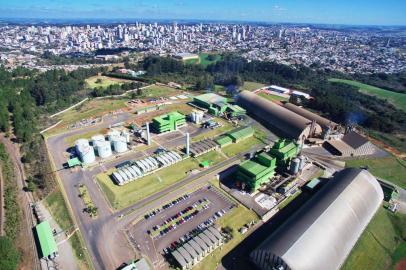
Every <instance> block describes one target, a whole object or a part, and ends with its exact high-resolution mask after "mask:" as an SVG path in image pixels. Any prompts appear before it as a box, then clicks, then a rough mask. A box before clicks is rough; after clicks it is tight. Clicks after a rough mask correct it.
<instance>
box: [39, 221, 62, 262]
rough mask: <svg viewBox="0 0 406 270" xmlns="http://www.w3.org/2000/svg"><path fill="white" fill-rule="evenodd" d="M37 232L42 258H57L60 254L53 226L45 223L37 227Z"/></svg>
mask: <svg viewBox="0 0 406 270" xmlns="http://www.w3.org/2000/svg"><path fill="white" fill-rule="evenodd" d="M35 232H36V235H37V237H38V243H39V249H40V251H41V256H42V257H41V258H45V257H49V256H50V255H52V256H55V255H56V253H57V252H58V247H57V245H56V242H55V239H54V236H53V234H52V230H51V226H50V225H49V222H48V221H43V222H41V223H40V224H38V225H37V226H35Z"/></svg>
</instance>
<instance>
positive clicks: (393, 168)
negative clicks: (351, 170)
mask: <svg viewBox="0 0 406 270" xmlns="http://www.w3.org/2000/svg"><path fill="white" fill-rule="evenodd" d="M361 166H368V168H369V171H370V172H371V173H372V174H373V175H375V176H376V177H379V178H383V179H385V180H387V181H389V182H392V183H394V184H396V185H398V186H400V187H402V188H406V178H405V175H406V163H405V162H404V161H402V160H400V159H397V158H396V157H394V156H388V157H384V158H370V159H353V160H348V161H347V162H346V167H361Z"/></svg>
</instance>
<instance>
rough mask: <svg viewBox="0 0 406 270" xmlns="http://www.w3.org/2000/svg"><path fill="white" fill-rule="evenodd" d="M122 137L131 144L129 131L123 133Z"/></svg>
mask: <svg viewBox="0 0 406 270" xmlns="http://www.w3.org/2000/svg"><path fill="white" fill-rule="evenodd" d="M121 136H123V137H124V138H125V141H126V142H127V143H129V142H130V133H128V132H127V131H123V132H121Z"/></svg>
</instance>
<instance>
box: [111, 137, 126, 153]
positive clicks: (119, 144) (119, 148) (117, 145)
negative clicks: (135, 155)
mask: <svg viewBox="0 0 406 270" xmlns="http://www.w3.org/2000/svg"><path fill="white" fill-rule="evenodd" d="M111 142H112V143H113V147H114V151H116V152H117V153H122V152H125V151H127V142H126V140H125V138H124V137H122V136H113V137H112V141H111Z"/></svg>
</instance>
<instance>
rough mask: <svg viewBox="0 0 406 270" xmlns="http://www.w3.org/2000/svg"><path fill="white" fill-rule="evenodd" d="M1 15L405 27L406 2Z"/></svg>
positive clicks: (121, 6) (35, 0) (218, 3)
mask: <svg viewBox="0 0 406 270" xmlns="http://www.w3.org/2000/svg"><path fill="white" fill-rule="evenodd" d="M0 18H54V19H58V18H63V19H69V18H82V19H83V18H89V19H92V18H106V19H131V18H144V19H175V20H176V19H178V20H179V19H199V20H238V21H268V22H297V23H331V24H362V25H365V24H369V25H370V24H373V25H406V0H369V1H368V0H336V1H332V0H279V1H273V0H70V1H67V0H0Z"/></svg>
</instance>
